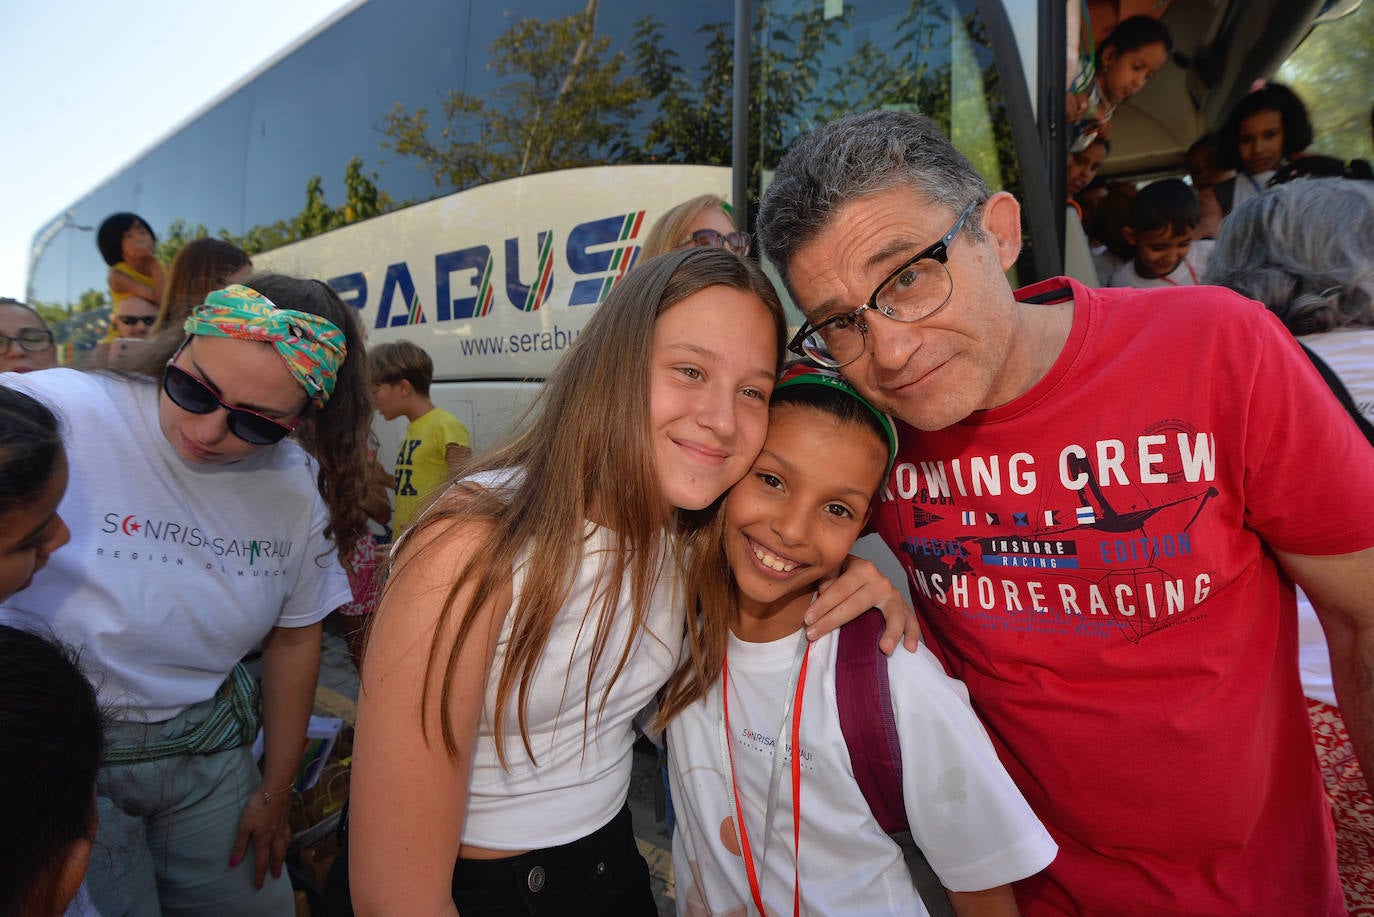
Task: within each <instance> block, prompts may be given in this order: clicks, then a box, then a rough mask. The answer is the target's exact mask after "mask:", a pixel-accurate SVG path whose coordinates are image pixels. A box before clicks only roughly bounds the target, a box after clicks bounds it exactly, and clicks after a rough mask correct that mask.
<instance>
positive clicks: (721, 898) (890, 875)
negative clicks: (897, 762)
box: [661, 367, 1056, 915]
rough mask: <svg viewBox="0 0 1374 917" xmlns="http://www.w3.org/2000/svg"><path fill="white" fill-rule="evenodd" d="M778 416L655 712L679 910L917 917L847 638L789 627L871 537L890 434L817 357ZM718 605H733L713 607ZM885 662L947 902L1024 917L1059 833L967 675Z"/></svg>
mask: <svg viewBox="0 0 1374 917" xmlns="http://www.w3.org/2000/svg"><path fill="white" fill-rule="evenodd" d="M770 414H771V419H770V424H769V428H768V437H767V439H766V441H765V442H764V447H763V451H762V452H761V453H760V455H759V457H758V459H757V460H756V461H755V462H754V466H753V469H752V470H751V471H750V473H749V474H748V475H747V476H746V477H745V478H744V480H742V481H741V482H740V483H739V484H737V485H735V487H734V488H733V489H732V490H731V491H730V494H729V496H728V497H727V498H726V501H725V511H724V514H723V516H722V517H721V519H720V521H719V523H718V524H717V525H716V527H715V532H714V537H715V539H716V546H715V550H714V551H713V552H709V553H707V552H704V554H703V558H702V561H701V562H700V563H699V564H697V565H696V566H695V568H694V570H693V574H692V576H691V577H690V578H689V581H688V588H689V596H691V595H695V596H696V597H697V599H698V601H699V603H700V604H699V606H698V619H697V621H696V622H695V626H696V627H697V633H698V637H699V644H700V646H701V647H702V650H703V651H702V653H701V654H700V655H699V656H698V657H696V658H695V659H694V660H693V661H692V662H691V663H690V664H687V665H684V667H683V668H682V669H680V670H679V672H678V673H677V674H676V675H675V676H674V679H673V681H672V682H671V683H670V685H669V688H668V690H667V692H666V696H665V700H664V704H663V709H662V714H661V716H662V718H663V719H665V720H668V721H669V725H668V760H669V770H670V773H671V777H672V785H673V797H674V801H675V804H676V806H677V816H678V821H677V830H676V832H675V834H674V837H673V864H674V873H675V881H676V889H677V900H678V913H679V914H689V915H706V914H711V915H726V914H731V915H734V914H740V915H743V914H745V913H746V912H747V913H754V912H758V913H761V914H769V915H771V914H788V913H791V914H797V913H813V914H833V913H844V914H893V913H906V914H913V913H914V914H921V913H925V910H924V909H923V906H922V904H921V901H920V898H919V897H918V895H917V892H916V889H915V886H914V884H913V882H912V880H911V877H910V874H909V873H908V871H907V867H906V865H905V862H904V860H903V855H902V852H901V849H900V848H899V847H898V845H897V843H896V842H895V841H893V840H892V839H891V838H890V837H888V835H887V834H886V833H885V832H884V831H883V830H882V829H881V828H880V827H879V826H878V823H877V821H876V820H875V818H874V816H873V814H872V812H871V811H870V809H869V806H868V804H867V802H866V801H865V796H864V795H863V793H862V792H861V790H860V789H859V785H858V783H857V782H856V780H855V777H854V772H853V769H852V766H851V764H850V759H849V755H848V752H847V746H846V741H845V738H844V736H843V734H842V732H841V727H840V717H839V712H838V708H837V706H836V691H835V678H836V674H835V673H836V650H837V647H838V641H837V640H836V638H835V635H827V636H825V637H822V638H821V639H820V640H818V641H817V642H816V643H814V644H808V643H807V641H806V640H805V639H803V638H802V637H801V636H799V635H798V633H797V632H798V631H799V630H800V629H801V628H802V627H803V614H804V613H805V611H806V607H807V605H808V604H809V602H810V601H811V596H812V593H813V590H814V589H815V585H816V583H817V582H818V581H819V580H820V579H821V578H822V577H824V576H826V575H827V574H828V573H830V572H831V571H832V570H834V569H835V568H836V567H837V566H838V565H839V564H840V563H841V562H842V561H843V560H844V558H845V557H846V556H847V555H848V553H849V550H850V548H851V547H852V546H853V544H854V541H855V539H857V538H858V537H859V535H860V534H862V532H863V529H864V526H865V524H866V522H867V520H868V506H869V502H870V501H871V500H872V499H873V497H874V495H875V494H876V493H877V491H878V488H879V486H880V485H881V484H882V481H883V478H884V476H885V474H886V472H887V471H888V470H889V469H890V467H891V461H892V457H893V456H894V455H895V454H896V448H897V445H896V435H895V432H894V430H893V427H892V423H891V421H890V420H889V419H888V418H887V417H885V416H884V415H882V414H880V413H879V412H878V411H877V410H876V409H875V408H873V407H872V406H871V405H869V404H868V403H867V402H866V401H864V400H863V399H862V398H860V396H859V395H858V394H857V393H855V392H854V390H853V389H852V388H850V387H849V386H848V385H847V384H846V383H844V382H843V381H841V380H840V379H839V377H838V376H836V375H834V374H833V373H830V372H828V371H820V370H814V369H811V368H809V367H799V368H797V369H794V370H793V371H791V372H790V373H789V374H788V375H787V376H785V377H784V379H783V381H782V382H780V383H779V384H778V386H777V388H776V389H775V391H774V394H773V400H772V406H771V409H770ZM721 583H724V584H727V585H728V587H729V590H728V593H727V594H725V595H722V594H721V590H719V589H718V588H717V586H718V584H721ZM722 600H724V601H726V602H728V603H729V606H730V607H729V608H728V609H725V610H723V611H722V610H721V609H717V608H715V607H713V606H714V605H715V604H717V603H719V602H720V601H722ZM689 607H691V603H690V602H689ZM717 620H725V621H728V622H729V630H728V632H726V631H725V630H723V629H716V628H714V627H713V622H714V621H717ZM888 674H889V678H890V684H891V686H892V703H893V708H894V714H895V723H896V727H897V734H898V740H899V743H900V748H901V757H902V785H903V790H904V798H905V802H906V811H907V816H908V820H909V823H910V829H911V833H912V835H913V837H914V839H915V841H916V844H917V846H918V847H919V848H920V849H921V850H922V851H923V852H924V853H925V855H926V857H927V859H928V860H929V862H930V864H931V866H932V868H933V869H934V871H935V873H936V875H937V876H938V877H939V878H940V881H941V883H942V884H943V885H944V886H945V888H946V890H947V891H948V893H949V896H950V899H951V902H952V904H953V906H954V909H955V911H956V913H958V914H960V915H968V914H1003V915H1014V914H1015V913H1016V904H1015V901H1014V900H1013V898H1012V893H1011V889H1010V887H1009V885H1008V883H1010V882H1012V881H1014V880H1017V879H1021V878H1024V877H1025V876H1028V875H1032V874H1034V873H1036V872H1038V871H1039V870H1041V869H1043V868H1044V867H1045V866H1046V865H1047V864H1048V863H1049V862H1050V861H1051V860H1052V859H1054V855H1055V851H1056V847H1055V844H1054V842H1053V841H1052V840H1051V839H1050V837H1049V835H1048V834H1047V833H1046V832H1045V829H1044V828H1043V827H1042V826H1041V825H1040V822H1039V821H1038V820H1037V819H1036V817H1035V815H1034V814H1033V813H1032V812H1031V810H1030V808H1029V806H1027V805H1026V802H1025V800H1024V799H1022V797H1021V794H1020V793H1019V792H1018V791H1017V789H1016V787H1015V786H1014V785H1013V784H1012V782H1011V778H1010V777H1008V776H1007V773H1006V771H1005V770H1003V768H1002V765H1001V764H1000V763H999V762H998V760H997V756H996V754H995V753H994V751H993V748H992V744H991V742H989V740H988V738H987V735H986V734H985V733H984V731H983V728H982V726H981V725H980V724H979V723H978V720H977V719H976V717H975V716H974V714H973V711H972V710H971V709H970V707H969V704H968V696H967V694H966V692H965V690H964V687H963V685H962V684H960V683H959V682H957V681H954V680H953V679H950V678H948V677H947V676H946V675H945V673H944V670H943V669H942V668H941V667H940V664H939V662H938V661H936V659H935V657H934V656H932V655H931V654H930V652H929V651H928V650H926V649H925V648H924V647H922V648H921V649H920V650H919V651H918V652H917V653H915V654H908V653H903V652H898V653H896V654H894V655H893V656H892V657H891V659H890V660H888ZM779 711H782V715H781V717H780V716H779ZM803 711H804V712H803ZM779 756H781V758H779ZM784 771H790V778H789V777H785V776H783V772H784ZM783 783H786V784H787V787H786V789H783V788H782V786H781V785H782V784H783ZM788 790H790V792H788ZM751 903H752V905H753V908H752V909H751V908H750V907H749V906H750V904H751Z"/></svg>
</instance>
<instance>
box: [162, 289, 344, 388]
mask: <svg viewBox="0 0 1374 917" xmlns="http://www.w3.org/2000/svg"><path fill="white" fill-rule="evenodd" d="M185 328H186V333H187V334H189V335H193V336H200V337H225V338H234V339H235V340H240V341H259V342H262V343H265V344H271V345H272V346H273V348H275V349H276V351H277V353H278V354H279V355H280V356H281V358H282V362H284V363H285V364H286V368H287V370H288V371H290V373H291V376H292V378H294V379H295V380H296V381H297V382H299V383H300V384H301V388H303V389H305V393H306V394H307V395H308V396H309V397H310V403H311V404H313V405H314V406H315V407H316V408H322V407H324V405H325V403H326V402H327V401H329V396H330V395H332V394H333V393H334V384H335V383H336V382H337V381H338V372H339V366H340V364H342V363H343V361H344V357H345V356H347V355H348V347H347V346H346V345H345V344H344V333H343V332H342V331H340V330H339V327H338V326H337V325H335V324H334V323H333V322H331V321H329V320H328V319H325V318H321V317H320V316H318V315H312V314H311V313H309V312H299V311H297V310H295V309H279V308H277V306H276V304H275V303H273V302H272V300H270V299H268V298H267V297H266V296H263V295H262V294H261V293H259V292H258V291H257V290H254V289H252V288H251V287H246V286H244V285H243V284H239V283H236V284H233V285H232V286H228V287H225V288H224V289H223V290H216V291H215V292H213V293H211V294H210V295H209V296H207V297H205V305H203V306H198V307H196V308H195V309H193V310H192V311H191V316H190V317H189V318H188V319H186V325H185Z"/></svg>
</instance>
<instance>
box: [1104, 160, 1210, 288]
mask: <svg viewBox="0 0 1374 917" xmlns="http://www.w3.org/2000/svg"><path fill="white" fill-rule="evenodd" d="M1198 218H1199V209H1198V199H1197V194H1196V193H1195V192H1194V191H1193V189H1192V188H1189V187H1188V185H1187V183H1185V182H1184V181H1183V180H1182V179H1179V178H1166V179H1163V180H1161V181H1157V182H1152V183H1151V184H1149V185H1146V186H1145V187H1144V188H1142V189H1141V191H1140V193H1139V194H1137V195H1136V196H1135V200H1133V201H1131V209H1130V212H1129V214H1128V215H1127V217H1126V227H1125V229H1124V230H1122V235H1123V236H1124V237H1125V239H1126V241H1127V242H1128V243H1129V244H1130V245H1131V246H1132V247H1133V248H1134V249H1135V257H1134V258H1133V259H1132V260H1131V261H1129V262H1127V263H1126V264H1123V265H1122V266H1121V267H1119V268H1117V270H1116V272H1115V273H1113V274H1112V277H1111V281H1110V282H1109V283H1108V284H1107V285H1108V286H1112V287H1140V288H1145V287H1179V286H1197V284H1198V283H1200V282H1201V281H1200V280H1199V278H1200V277H1201V276H1202V272H1203V271H1204V270H1205V269H1206V267H1207V256H1208V254H1209V253H1210V252H1211V250H1212V244H1213V243H1212V242H1211V241H1210V240H1207V239H1203V240H1199V241H1194V240H1193V235H1194V233H1195V231H1196V230H1197V223H1198Z"/></svg>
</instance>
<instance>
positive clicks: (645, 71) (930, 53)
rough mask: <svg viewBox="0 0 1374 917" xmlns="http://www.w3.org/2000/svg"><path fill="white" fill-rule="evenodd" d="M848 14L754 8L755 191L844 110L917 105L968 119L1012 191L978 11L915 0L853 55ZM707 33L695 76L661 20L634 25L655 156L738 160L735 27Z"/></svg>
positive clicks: (1004, 129)
mask: <svg viewBox="0 0 1374 917" xmlns="http://www.w3.org/2000/svg"><path fill="white" fill-rule="evenodd" d="M779 9H781V11H778V10H779ZM850 18H851V17H850V8H849V7H846V8H845V11H844V13H843V14H841V15H839V16H835V17H832V18H829V19H827V18H826V17H825V14H824V10H823V9H822V7H821V5H820V4H777V3H770V2H768V0H763V2H760V3H759V4H758V7H757V12H756V15H755V18H754V35H753V41H752V56H751V59H750V77H749V84H750V104H749V118H750V124H749V161H750V164H751V165H750V168H751V173H750V177H749V188H750V194H751V196H753V197H755V198H757V196H758V194H759V190H760V187H761V170H763V169H771V168H773V167H774V166H775V165H776V164H777V161H778V159H779V158H780V157H781V155H782V153H783V152H784V151H785V150H786V148H787V146H788V145H789V144H790V143H791V142H792V140H794V139H795V138H796V137H797V136H799V135H800V134H802V133H804V132H805V131H807V130H809V129H810V128H811V127H813V126H814V125H816V124H819V123H823V122H826V121H829V120H832V119H834V118H836V117H839V116H840V115H842V114H845V113H847V112H852V111H865V110H868V109H873V108H903V109H909V110H912V111H919V112H922V113H923V114H926V115H928V116H930V117H931V118H933V119H934V120H935V121H936V122H937V123H939V124H940V125H941V126H942V127H944V128H945V130H947V131H948V130H952V129H953V128H954V126H955V125H956V124H957V125H959V126H961V127H962V126H964V125H972V128H973V130H974V131H976V132H979V133H978V135H977V136H969V137H960V136H957V135H956V136H955V142H956V144H958V145H959V146H960V148H961V149H963V150H964V151H965V153H966V154H967V155H969V157H970V158H971V159H972V160H973V161H974V163H975V165H976V166H977V167H978V169H979V171H980V172H982V174H983V175H984V176H985V177H986V178H987V179H988V181H989V183H990V184H992V185H993V187H1006V188H1011V189H1015V186H1016V185H1017V184H1018V182H1019V176H1018V175H1017V171H1016V158H1015V155H1014V153H1013V151H1012V150H1013V148H1012V144H1011V138H1010V126H1009V124H1008V122H1007V119H1006V117H1005V113H1004V112H1003V111H1002V107H1001V102H1000V99H1001V88H1000V86H998V85H997V84H996V80H997V74H996V71H995V68H991V67H988V66H987V62H988V61H989V60H990V59H991V57H992V51H991V48H990V46H989V44H988V39H987V36H986V34H985V33H984V30H983V25H982V23H981V21H980V20H979V19H978V17H976V16H972V15H971V16H968V17H967V18H966V19H965V20H964V21H963V22H962V23H961V22H959V21H956V20H951V19H950V16H949V11H948V6H947V4H946V3H944V2H942V0H941V2H936V0H912V2H911V3H910V4H909V5H908V7H907V9H906V11H905V12H904V13H903V15H902V16H901V17H900V18H899V19H898V20H897V21H896V23H895V24H894V25H893V26H892V27H891V28H886V29H884V30H883V31H882V33H881V34H880V35H879V34H878V30H876V29H875V30H873V31H872V36H871V37H868V38H865V39H863V40H862V41H860V42H859V43H858V44H857V46H856V47H855V48H854V49H853V50H851V51H844V52H843V53H837V49H839V48H841V46H842V42H843V40H844V38H845V37H846V31H847V30H848V29H849V28H850ZM703 31H704V33H705V34H706V53H705V56H704V58H703V60H702V62H701V64H700V67H699V68H698V69H697V70H696V71H695V72H693V71H692V70H691V69H689V68H688V67H685V66H683V64H682V63H681V62H680V61H679V60H678V59H677V56H676V55H675V54H674V53H672V52H671V51H664V50H663V49H662V44H663V32H662V26H661V25H660V24H659V23H658V22H657V21H656V20H654V19H653V18H652V17H647V18H645V19H643V20H641V21H640V22H638V23H637V24H636V30H635V39H634V52H633V57H634V62H635V66H636V69H637V71H638V73H639V76H640V79H641V80H642V81H643V83H644V85H645V87H646V89H647V91H648V92H649V93H650V95H652V96H654V97H655V98H656V99H657V100H658V101H659V114H658V116H657V117H656V118H655V119H654V120H653V121H652V123H651V124H650V125H649V127H648V130H647V133H646V136H645V140H644V149H645V153H646V155H647V156H649V157H651V158H653V159H656V160H664V161H679V162H698V163H708V164H719V165H728V164H729V163H730V161H731V139H730V138H731V132H730V125H731V120H732V118H731V104H732V95H731V86H732V84H733V76H734V71H733V67H734V64H733V56H732V52H733V44H732V31H731V26H730V24H729V23H717V24H712V25H708V26H705V27H703ZM951 54H953V59H951ZM980 64H981V65H982V66H979V65H980ZM984 74H988V76H987V77H986V79H987V81H988V82H987V83H986V84H985V83H984V82H983V81H984V79H985V77H984ZM955 110H958V111H959V112H960V117H959V118H958V119H956V118H954V117H953V112H954V111H955Z"/></svg>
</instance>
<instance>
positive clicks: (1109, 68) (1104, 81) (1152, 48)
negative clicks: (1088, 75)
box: [1069, 16, 1174, 150]
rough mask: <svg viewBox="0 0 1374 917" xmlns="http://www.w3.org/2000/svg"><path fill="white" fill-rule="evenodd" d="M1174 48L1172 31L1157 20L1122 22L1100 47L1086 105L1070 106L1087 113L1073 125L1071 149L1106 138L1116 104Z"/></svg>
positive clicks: (1148, 77) (1139, 86)
mask: <svg viewBox="0 0 1374 917" xmlns="http://www.w3.org/2000/svg"><path fill="white" fill-rule="evenodd" d="M1173 48H1174V40H1173V38H1172V37H1171V36H1170V35H1169V30H1168V29H1167V28H1166V27H1165V26H1164V24H1163V23H1162V22H1160V21H1159V20H1158V19H1154V18H1152V17H1150V16H1132V17H1130V18H1129V19H1123V20H1122V21H1121V22H1119V23H1118V24H1117V26H1116V28H1114V29H1112V32H1111V34H1110V35H1108V36H1107V38H1106V40H1104V41H1103V42H1102V46H1101V47H1100V48H1098V50H1097V70H1096V76H1095V77H1094V79H1093V80H1092V82H1091V83H1090V84H1089V87H1088V89H1087V91H1086V93H1085V94H1086V96H1087V104H1086V106H1085V105H1084V104H1083V101H1082V100H1081V99H1080V100H1077V101H1076V103H1075V104H1073V105H1071V106H1070V108H1069V110H1070V111H1074V110H1080V109H1085V110H1086V112H1087V113H1086V114H1085V115H1083V117H1082V118H1081V119H1080V120H1079V121H1077V122H1076V123H1075V124H1074V125H1073V131H1072V133H1071V135H1070V149H1072V150H1082V149H1086V148H1087V146H1088V145H1089V144H1090V143H1092V141H1093V139H1094V138H1095V137H1103V138H1105V137H1107V136H1108V134H1109V132H1110V130H1111V120H1112V115H1113V114H1115V112H1116V109H1117V107H1118V106H1119V105H1121V103H1123V102H1125V101H1126V100H1127V99H1129V98H1130V97H1131V96H1133V95H1135V94H1136V93H1137V92H1139V91H1140V90H1142V89H1144V88H1145V84H1146V83H1148V82H1149V81H1150V80H1151V79H1153V78H1154V75H1155V74H1156V73H1158V72H1159V68H1161V67H1163V66H1164V63H1165V61H1167V60H1168V59H1169V52H1170V51H1172V50H1173Z"/></svg>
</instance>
